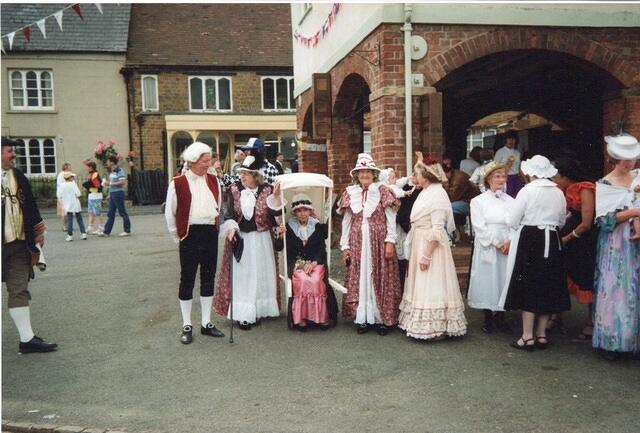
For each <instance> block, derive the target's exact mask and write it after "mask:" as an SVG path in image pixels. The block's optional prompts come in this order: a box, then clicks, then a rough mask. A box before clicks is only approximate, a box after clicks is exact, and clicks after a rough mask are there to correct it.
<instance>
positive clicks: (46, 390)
mask: <svg viewBox="0 0 640 433" xmlns="http://www.w3.org/2000/svg"><path fill="white" fill-rule="evenodd" d="M48 223H49V226H50V230H49V235H48V238H47V244H46V252H47V257H48V262H49V266H48V269H47V270H46V272H44V273H40V272H38V273H37V278H36V280H35V281H34V282H32V285H31V288H32V294H33V298H34V300H33V304H32V317H33V324H34V328H35V329H36V332H37V334H38V335H41V336H42V337H44V338H46V339H52V340H55V341H57V342H58V343H59V344H60V350H59V351H58V352H56V353H51V354H33V355H22V356H19V355H18V354H17V353H16V352H17V350H16V349H17V333H16V331H15V328H14V327H13V324H12V323H11V322H10V319H9V317H8V314H6V309H5V308H6V294H5V293H4V291H3V313H4V314H3V317H2V397H3V398H2V409H3V413H2V417H3V419H9V420H12V421H24V422H31V423H39V424H43V423H53V424H57V425H79V426H93V427H99V428H105V429H106V428H110V429H113V430H127V431H129V432H134V431H135V432H142V431H162V432H189V433H198V432H236V431H240V432H521V431H528V432H581V433H582V432H598V433H601V432H616V433H623V432H637V431H638V411H639V409H640V362H638V361H632V360H626V361H623V362H618V363H609V362H607V361H605V360H603V359H601V358H600V357H599V356H597V355H596V354H595V353H594V352H593V351H592V350H591V348H590V347H589V345H588V344H586V343H577V342H573V341H572V340H571V337H570V335H573V334H577V333H578V332H579V330H580V321H581V320H582V318H583V317H584V315H585V310H584V309H583V308H581V307H577V308H575V309H574V311H572V312H571V313H570V314H568V315H567V316H566V318H565V322H566V326H567V334H565V335H558V336H553V338H552V339H551V344H552V346H551V347H550V348H549V349H548V350H547V351H546V352H534V353H524V352H517V351H515V350H513V349H511V348H509V347H508V342H509V341H511V339H512V337H509V336H505V335H491V336H488V335H484V334H482V333H481V332H480V331H479V326H480V321H481V316H482V313H481V312H477V311H468V318H469V320H470V332H469V335H468V336H467V337H466V338H465V339H463V340H461V341H444V342H438V343H420V342H415V341H412V340H410V339H408V338H407V337H405V336H403V335H402V334H401V333H400V332H398V331H395V332H393V333H392V334H390V335H388V336H386V337H380V336H378V335H377V334H375V333H369V334H366V335H362V336H358V335H356V332H355V330H354V328H353V327H352V325H350V324H348V323H344V322H341V323H340V324H339V325H338V326H337V327H336V328H335V329H331V330H329V331H326V332H321V331H317V332H311V331H310V332H308V333H306V334H301V333H296V332H292V331H289V330H287V327H286V322H285V319H284V318H279V319H276V320H270V321H265V322H264V323H263V324H262V325H261V326H258V327H257V328H255V329H254V330H251V331H249V332H243V331H238V332H237V335H236V342H235V343H234V344H229V343H228V340H227V339H213V338H210V337H206V338H205V337H201V336H200V335H199V334H195V341H194V343H193V344H191V345H190V346H183V345H182V344H180V343H179V341H178V337H179V332H180V326H181V319H180V312H179V308H178V301H177V281H178V256H177V251H176V246H175V245H174V244H173V242H172V241H171V239H170V238H169V237H168V235H167V234H166V228H165V225H164V220H163V217H162V216H161V215H158V214H156V215H139V216H134V217H133V232H134V235H133V236H132V237H130V238H118V237H111V238H108V239H98V238H95V237H90V239H89V240H87V241H80V240H79V239H76V240H75V241H74V242H71V243H66V242H64V233H63V232H62V231H61V230H59V229H58V228H57V227H58V225H59V224H58V223H57V221H55V220H53V219H49V220H48ZM120 229H121V221H120V220H119V219H118V220H117V221H116V226H115V228H114V233H118V232H119V230H120ZM76 238H77V235H76ZM194 319H195V320H194V323H197V320H198V319H199V305H198V304H195V306H194ZM512 319H513V320H514V321H515V320H516V319H517V316H515V315H514V316H512ZM214 320H215V323H216V324H217V325H221V327H222V328H223V329H224V330H225V331H227V325H228V324H227V321H226V320H225V319H224V318H222V317H217V316H215V317H214Z"/></svg>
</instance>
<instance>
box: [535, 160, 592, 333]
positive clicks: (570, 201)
mask: <svg viewBox="0 0 640 433" xmlns="http://www.w3.org/2000/svg"><path fill="white" fill-rule="evenodd" d="M555 167H556V169H557V170H558V174H556V175H555V177H554V178H553V180H554V181H555V182H556V183H557V184H558V186H559V187H560V189H561V190H562V191H563V192H564V196H565V198H566V200H567V212H568V214H567V223H566V224H565V226H564V227H563V228H562V230H560V237H561V240H562V247H563V249H564V261H565V266H566V268H567V286H568V288H569V293H571V294H572V295H574V296H575V297H576V300H577V301H578V303H580V304H584V305H587V306H588V310H589V312H588V318H587V321H586V323H585V325H584V327H583V328H582V332H581V333H580V334H579V335H578V339H580V340H591V338H592V336H593V320H592V315H593V311H592V300H593V276H594V272H595V267H596V243H597V240H598V230H597V229H596V227H595V225H594V223H593V221H594V215H595V204H596V200H595V191H596V185H595V183H593V182H590V181H588V180H586V177H585V176H584V175H582V174H581V172H580V168H579V167H580V164H579V163H578V161H576V160H575V159H570V158H562V159H559V160H557V161H556V163H555ZM560 326H562V315H560V314H554V315H552V316H551V320H549V324H548V325H547V331H549V330H552V329H554V328H556V327H560Z"/></svg>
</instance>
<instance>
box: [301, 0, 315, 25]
mask: <svg viewBox="0 0 640 433" xmlns="http://www.w3.org/2000/svg"><path fill="white" fill-rule="evenodd" d="M311 9H313V3H300V19H299V20H298V24H302V22H303V21H304V19H305V18H306V17H307V15H309V12H310V11H311Z"/></svg>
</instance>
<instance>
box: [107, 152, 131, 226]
mask: <svg viewBox="0 0 640 433" xmlns="http://www.w3.org/2000/svg"><path fill="white" fill-rule="evenodd" d="M107 168H108V169H109V179H108V180H106V179H105V181H104V182H105V185H106V186H107V187H108V188H109V210H108V211H107V223H106V224H105V226H104V231H103V232H102V233H101V234H100V236H110V235H111V230H112V229H113V223H114V222H115V220H116V210H117V211H118V213H119V214H120V217H122V224H123V226H124V231H123V232H122V233H120V235H119V236H121V237H124V236H131V221H130V220H129V214H127V209H126V208H125V204H124V199H125V196H124V186H125V184H126V183H127V176H126V175H125V173H124V170H123V169H122V168H120V167H119V166H118V158H116V157H115V156H110V157H109V158H107Z"/></svg>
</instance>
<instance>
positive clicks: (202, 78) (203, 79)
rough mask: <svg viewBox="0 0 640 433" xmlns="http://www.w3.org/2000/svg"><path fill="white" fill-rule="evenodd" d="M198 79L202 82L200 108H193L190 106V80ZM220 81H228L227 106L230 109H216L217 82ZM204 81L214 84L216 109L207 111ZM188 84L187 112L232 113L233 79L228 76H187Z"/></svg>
mask: <svg viewBox="0 0 640 433" xmlns="http://www.w3.org/2000/svg"><path fill="white" fill-rule="evenodd" d="M193 78H199V79H200V80H201V81H202V108H201V109H199V108H193V107H192V105H191V79H193ZM221 79H226V80H229V106H230V108H228V109H227V108H225V109H219V108H217V107H219V106H220V88H219V86H218V81H219V80H221ZM206 80H214V81H215V83H216V108H215V109H209V108H206V106H207V95H206V93H205V87H206V86H205V85H204V82H205V81H206ZM187 81H188V83H189V86H188V90H189V111H191V112H194V113H229V112H231V111H233V79H232V78H231V77H230V76H228V75H189V76H188V78H187Z"/></svg>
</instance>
